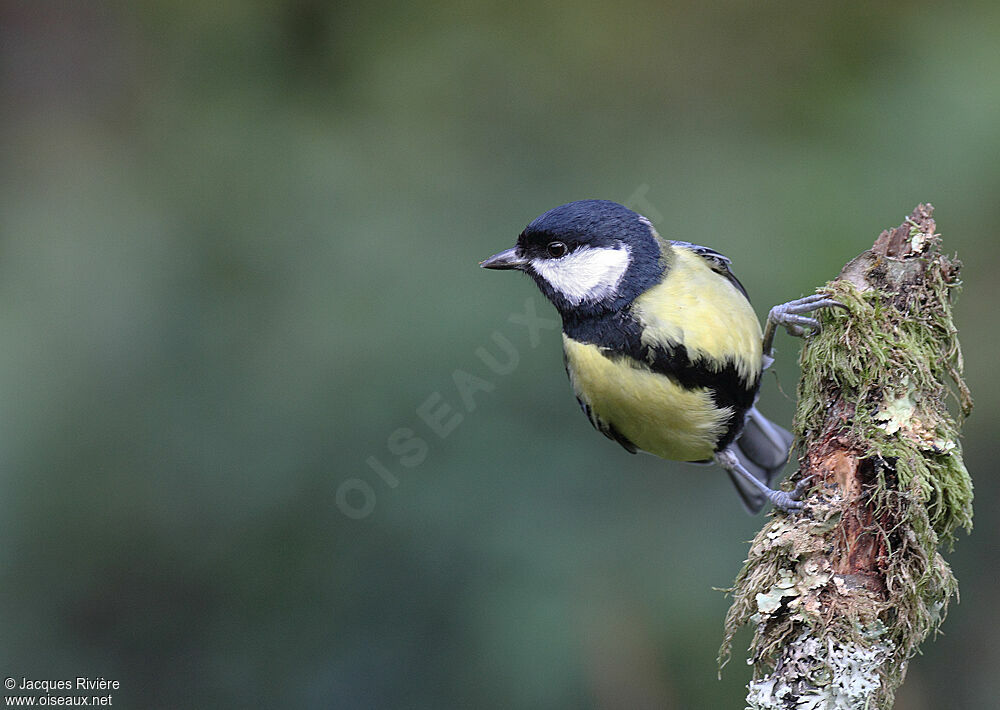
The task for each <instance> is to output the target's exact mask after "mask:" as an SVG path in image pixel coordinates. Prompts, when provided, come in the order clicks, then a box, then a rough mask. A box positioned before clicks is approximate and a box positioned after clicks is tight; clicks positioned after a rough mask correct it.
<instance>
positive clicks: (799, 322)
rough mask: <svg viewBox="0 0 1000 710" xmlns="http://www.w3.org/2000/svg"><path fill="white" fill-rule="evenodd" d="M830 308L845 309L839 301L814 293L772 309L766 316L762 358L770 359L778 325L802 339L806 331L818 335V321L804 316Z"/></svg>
mask: <svg viewBox="0 0 1000 710" xmlns="http://www.w3.org/2000/svg"><path fill="white" fill-rule="evenodd" d="M831 306H837V307H840V308H847V306H845V305H844V304H843V303H841V302H840V301H835V300H833V299H832V298H830V297H829V296H826V295H824V294H821V293H814V294H812V295H811V296H806V297H805V298H798V299H796V300H794V301H789V302H788V303H782V304H781V305H779V306H775V307H774V308H772V309H771V312H770V313H768V314H767V325H766V326H765V327H764V356H765V357H768V358H770V357H771V345H772V343H773V341H774V331H775V330H777V328H778V326H779V325H780V326H784V328H785V330H787V331H788V334H789V335H793V336H795V337H802V336H803V335H806V332H807V331H809V332H812V333H818V332H819V321H818V320H816V319H815V318H812V317H810V316H807V315H804V314H806V313H812V312H813V311H815V310H818V309H820V308H829V307H831Z"/></svg>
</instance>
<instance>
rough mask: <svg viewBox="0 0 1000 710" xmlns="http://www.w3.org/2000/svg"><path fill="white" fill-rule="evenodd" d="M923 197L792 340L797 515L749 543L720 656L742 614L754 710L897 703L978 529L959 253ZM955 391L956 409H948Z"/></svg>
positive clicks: (832, 287)
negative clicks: (959, 326) (967, 461)
mask: <svg viewBox="0 0 1000 710" xmlns="http://www.w3.org/2000/svg"><path fill="white" fill-rule="evenodd" d="M932 210H933V207H932V206H931V205H920V206H918V207H917V208H916V209H915V210H914V211H913V213H912V214H911V215H910V216H909V218H907V220H906V221H905V222H904V223H903V224H902V225H900V226H899V227H896V228H895V229H892V230H887V231H885V232H883V233H882V234H881V235H880V236H879V238H878V239H877V240H876V242H875V244H874V246H873V247H872V249H870V250H868V251H866V252H864V253H863V254H861V255H860V256H858V257H857V258H856V259H854V260H853V261H851V262H850V263H849V264H847V266H845V267H844V269H843V270H842V271H841V273H840V276H839V277H838V278H837V279H836V280H834V281H832V282H830V283H828V284H827V285H826V287H825V288H824V289H822V292H823V293H827V294H829V295H831V296H833V297H834V298H836V299H837V300H838V301H840V302H841V303H843V304H844V305H845V306H846V307H847V308H846V310H842V309H830V310H828V311H826V312H825V313H823V314H822V316H821V319H822V321H823V330H822V332H821V333H819V334H818V335H816V336H814V337H811V338H808V339H807V340H806V341H805V344H804V346H803V349H802V356H801V365H802V379H801V380H800V382H799V388H798V405H797V410H796V415H795V434H796V437H797V441H798V443H799V446H800V449H799V451H801V456H800V458H799V471H798V473H797V474H796V475H795V476H793V477H792V478H793V480H794V479H800V478H802V477H804V476H811V477H812V480H813V486H812V491H811V493H810V494H809V495H808V496H807V498H806V500H805V508H804V511H803V512H802V513H801V514H797V515H794V516H785V515H782V514H777V515H775V517H773V518H772V519H771V520H770V522H769V523H768V524H767V525H765V527H764V529H763V530H761V531H760V533H759V534H758V535H757V537H756V538H755V539H754V541H753V543H752V545H751V547H750V552H749V555H748V558H747V561H746V563H745V565H744V567H743V569H742V570H741V571H740V573H739V576H738V577H737V578H736V582H735V584H734V586H733V589H732V590H730V591H731V594H732V597H733V604H732V607H731V608H730V610H729V614H728V616H727V618H726V634H725V640H724V641H723V644H722V648H721V650H720V655H719V659H720V663H722V664H724V663H725V662H726V661H727V660H728V658H729V655H730V650H731V646H732V640H733V636H734V635H735V634H736V632H737V630H738V629H739V628H740V627H742V626H744V625H746V624H751V625H753V628H754V637H753V641H752V643H751V646H750V659H749V663H750V664H752V665H753V669H754V672H753V680H752V682H751V683H750V685H749V693H748V695H747V706H748V707H749V708H752V709H753V710H765V709H766V710H771V709H775V710H777V709H778V708H781V709H783V710H785V709H789V708H796V709H798V710H805V709H809V710H833V709H835V708H836V709H838V710H839V709H841V708H871V709H874V708H891V707H892V703H893V698H894V695H895V692H896V689H897V688H898V687H899V685H900V684H901V683H902V682H903V678H904V677H905V674H906V666H907V662H908V661H909V659H910V658H911V657H912V656H913V654H914V653H916V652H917V650H918V647H919V645H920V643H921V642H922V641H923V640H924V639H925V638H926V637H927V635H928V634H929V633H930V632H932V631H936V630H937V629H938V627H939V626H940V625H941V623H942V621H943V620H944V616H945V613H946V611H947V607H948V602H949V600H950V599H951V598H952V597H953V596H955V595H957V592H958V584H957V582H956V580H955V577H954V575H953V574H952V572H951V568H950V567H949V566H948V563H947V562H945V560H944V558H943V557H942V556H941V555H940V554H939V552H938V548H939V547H940V546H942V545H944V546H945V547H946V548H947V549H950V548H951V546H952V544H953V543H954V534H955V531H956V529H957V528H959V527H962V528H965V529H966V530H967V531H971V528H972V481H971V479H970V477H969V474H968V471H966V469H965V465H964V463H963V461H962V448H961V444H960V442H959V427H960V423H961V421H962V420H963V419H964V418H965V416H967V415H968V414H969V412H970V411H971V409H972V398H971V396H970V394H969V391H968V388H967V387H966V386H965V383H964V381H963V379H962V355H961V349H960V347H959V343H958V334H957V331H956V330H955V326H954V324H953V322H952V314H951V305H952V300H953V297H954V295H955V294H956V293H957V287H958V286H959V280H958V273H959V268H960V263H959V262H958V261H957V260H956V259H950V258H948V257H947V256H945V255H944V254H943V253H942V251H941V249H940V237H939V235H938V234H936V232H935V224H934V220H933V219H932V217H931V214H932ZM949 392H951V393H952V394H953V395H954V401H955V405H956V406H955V409H956V410H957V411H956V414H955V415H953V414H952V413H951V412H950V411H949V408H948V396H949Z"/></svg>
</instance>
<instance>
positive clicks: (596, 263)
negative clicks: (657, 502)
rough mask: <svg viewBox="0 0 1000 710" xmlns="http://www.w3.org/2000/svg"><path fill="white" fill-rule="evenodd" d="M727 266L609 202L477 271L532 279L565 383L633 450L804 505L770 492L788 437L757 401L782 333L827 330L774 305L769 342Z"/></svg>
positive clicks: (545, 218)
mask: <svg viewBox="0 0 1000 710" xmlns="http://www.w3.org/2000/svg"><path fill="white" fill-rule="evenodd" d="M729 263H730V261H729V259H727V258H726V257H725V256H723V255H722V254H720V253H719V252H717V251H715V250H714V249H710V248H708V247H703V246H697V245H695V244H690V243H688V242H681V241H670V240H667V239H664V238H662V237H661V236H660V235H659V234H657V232H656V230H655V229H654V228H653V225H652V224H651V223H650V221H649V220H648V219H646V218H645V217H643V216H641V215H639V214H636V213H635V212H633V211H632V210H630V209H628V208H626V207H624V206H622V205H619V204H617V203H615V202H610V201H607V200H581V201H578V202H570V203H569V204H565V205H562V206H560V207H556V208H555V209H553V210H550V211H548V212H546V213H545V214H543V215H541V216H540V217H538V218H537V219H535V220H534V221H533V222H531V224H529V225H528V226H527V227H526V228H525V229H524V231H523V232H521V234H520V235H519V236H518V238H517V245H516V246H514V247H513V248H511V249H507V250H506V251H502V252H500V253H498V254H494V255H493V256H491V257H490V258H488V259H486V260H485V261H483V262H481V264H480V266H482V267H483V268H486V269H516V270H519V271H523V272H525V273H526V274H528V275H529V276H531V278H532V279H534V281H535V283H536V284H537V285H538V287H539V288H540V289H541V291H542V293H543V294H545V296H546V298H548V299H549V301H551V302H552V304H553V305H554V306H555V307H556V309H557V310H558V311H559V314H560V315H561V316H562V325H563V336H562V337H563V353H564V360H565V366H566V373H567V374H568V375H569V380H570V383H571V385H572V387H573V392H574V394H575V395H576V399H577V401H578V402H579V403H580V408H581V409H582V410H583V413H584V414H585V415H586V416H587V419H589V420H590V423H591V424H592V425H593V426H594V427H595V428H596V429H597V430H598V431H600V432H601V433H602V434H604V435H605V436H607V437H608V438H610V439H612V440H614V441H616V442H618V443H619V444H621V445H622V446H623V447H624V448H625V449H626V450H627V451H629V452H631V453H636V451H639V450H642V451H647V452H649V453H652V454H655V455H657V456H660V457H662V458H665V459H672V460H677V461H692V462H699V463H710V462H712V461H715V462H716V463H717V464H718V465H719V466H721V467H722V468H723V469H724V470H725V471H726V472H727V473H728V474H729V477H730V478H731V479H732V481H733V483H734V484H735V485H736V490H737V491H738V492H739V494H740V497H741V498H742V500H743V503H744V505H745V506H746V507H747V509H748V510H749V511H750V512H753V513H756V512H758V511H760V510H761V508H763V506H764V504H765V502H766V501H771V502H772V503H773V504H774V505H775V506H776V507H778V508H781V509H782V510H784V511H786V512H791V511H794V510H798V509H799V508H801V506H802V504H801V503H800V502H799V500H798V498H799V497H800V494H801V492H802V491H801V487H800V488H797V489H796V490H795V491H792V492H791V493H786V492H784V491H778V490H773V489H772V488H771V481H772V479H773V478H774V477H775V476H776V475H777V474H778V473H779V472H780V471H781V469H782V468H783V467H784V465H785V462H786V460H787V459H788V454H789V450H790V447H791V443H792V436H791V434H789V433H788V432H787V431H785V430H784V429H783V428H781V427H779V426H778V425H776V424H774V423H772V422H770V421H768V420H767V419H766V418H765V417H764V416H763V415H761V413H760V412H758V411H757V409H756V408H755V407H754V403H755V401H756V398H757V391H758V389H759V388H760V380H761V372H762V370H763V369H764V368H765V367H766V366H767V365H769V364H770V362H771V341H772V338H773V336H774V331H775V328H776V327H777V326H783V327H785V328H786V329H787V330H788V332H789V333H791V334H792V335H803V334H805V333H806V332H807V331H809V330H813V331H815V330H818V329H819V323H818V321H817V320H816V319H815V318H812V317H810V316H809V315H807V314H809V313H811V312H812V311H814V310H816V309H819V308H824V307H828V306H839V305H841V304H839V303H837V302H836V301H833V300H832V299H829V298H826V297H825V296H822V295H813V296H807V297H806V298H802V299H799V300H797V301H791V302H789V303H786V304H783V305H780V306H775V307H774V308H773V309H771V311H770V313H769V315H768V320H767V325H766V327H765V330H764V331H763V332H762V331H761V327H760V323H759V321H758V320H757V317H756V315H755V314H754V311H753V308H752V307H751V305H750V300H749V298H748V296H747V292H746V289H744V288H743V285H742V284H741V283H740V282H739V281H738V280H737V279H736V277H735V276H734V275H733V273H732V271H731V270H730V268H729Z"/></svg>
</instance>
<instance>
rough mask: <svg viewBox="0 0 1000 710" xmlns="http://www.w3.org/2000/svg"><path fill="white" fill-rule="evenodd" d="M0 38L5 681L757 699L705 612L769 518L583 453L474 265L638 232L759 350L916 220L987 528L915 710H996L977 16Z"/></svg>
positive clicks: (680, 481)
mask: <svg viewBox="0 0 1000 710" xmlns="http://www.w3.org/2000/svg"><path fill="white" fill-rule="evenodd" d="M0 40H2V41H0V59H2V68H0V71H2V97H3V113H2V121H3V123H2V126H3V130H2V132H0V150H2V159H0V170H2V179H3V185H2V187H3V189H2V191H0V327H2V330H3V338H2V346H0V481H2V483H0V486H2V487H0V541H2V542H0V638H2V642H0V674H2V675H4V676H8V675H9V676H14V677H18V678H20V677H21V676H27V677H29V678H30V677H34V678H61V677H75V676H77V675H90V676H95V677H96V676H104V677H107V678H114V679H118V680H119V681H120V682H121V684H122V689H121V690H120V691H118V692H117V693H115V705H116V706H118V705H120V706H122V707H147V708H177V707H214V708H243V707H254V706H258V707H303V708H327V707H334V708H433V709H439V708H656V707H662V708H716V707H718V708H738V707H742V699H743V695H744V692H743V685H744V684H745V683H746V682H747V680H748V677H749V670H748V669H747V668H746V666H745V665H744V664H743V657H742V655H739V654H738V655H737V658H736V660H735V661H734V662H733V663H731V664H730V665H729V666H728V667H727V668H726V671H725V674H724V676H723V680H722V681H721V682H720V681H718V680H716V663H715V655H716V651H717V649H718V645H719V642H720V640H721V636H722V622H723V617H724V615H725V612H726V609H727V607H728V604H727V600H726V599H725V598H724V596H723V595H722V594H721V593H720V592H718V591H716V590H714V589H713V587H726V586H728V585H729V584H730V583H731V581H732V579H733V577H734V575H735V573H736V572H737V570H738V569H739V566H740V563H741V561H742V559H743V557H744V554H745V552H746V550H747V544H746V541H747V540H748V539H750V538H751V537H752V536H753V534H754V532H755V531H756V530H757V529H758V528H759V526H760V525H761V519H760V518H751V517H749V516H747V515H745V514H744V513H743V511H742V509H741V508H740V505H739V502H738V499H737V497H736V495H735V494H734V493H733V491H732V490H731V487H730V484H729V482H728V481H727V480H726V477H725V476H724V475H723V474H722V473H721V472H719V471H717V470H715V469H707V468H699V467H691V466H685V465H680V464H673V463H669V462H664V461H660V460H658V459H655V458H653V457H632V456H629V455H627V454H626V453H624V452H623V451H622V450H621V449H619V448H618V447H617V446H615V445H613V444H611V443H610V442H608V441H607V440H605V439H604V438H603V437H601V436H599V435H597V434H596V433H595V432H594V431H592V430H591V428H590V426H589V425H588V424H587V422H586V420H585V419H584V418H583V416H582V415H581V414H580V412H579V410H578V408H577V405H576V403H575V401H574V400H573V397H572V396H571V394H570V390H569V386H568V384H567V382H566V381H565V376H564V375H563V372H562V364H561V354H560V343H559V338H558V336H557V334H556V333H555V332H554V331H551V330H542V331H541V332H540V333H538V334H537V335H538V340H537V341H536V342H535V343H532V341H531V337H530V335H531V333H530V332H529V330H528V329H527V328H525V327H524V326H523V325H521V324H518V323H517V322H512V321H511V320H510V316H511V315H515V316H516V315H517V314H523V313H525V309H526V308H527V307H528V306H526V301H527V300H528V299H531V307H533V308H535V309H536V310H537V312H538V314H539V316H541V317H544V318H546V319H549V320H551V319H553V318H554V317H555V313H554V311H553V310H552V309H551V307H550V306H549V305H548V304H547V303H546V302H544V300H543V299H542V298H541V296H540V295H538V294H537V292H536V289H535V288H534V286H533V285H532V284H531V283H530V281H528V280H527V279H525V278H523V277H515V276H512V275H510V274H496V273H486V272H483V271H481V270H480V269H478V268H477V266H476V264H477V261H479V260H480V259H482V258H484V257H486V256H487V255H489V254H491V253H493V252H495V251H498V250H500V249H502V248H505V247H507V246H510V245H511V244H512V243H513V240H514V238H515V236H516V235H517V233H518V232H519V231H520V230H521V229H522V228H523V226H524V225H525V224H526V223H527V222H528V221H530V220H531V219H532V218H534V217H535V216H536V215H538V214H539V213H541V212H542V211H544V210H546V209H549V208H551V207H554V206H556V205H558V204H561V203H563V202H567V201H570V200H574V199H581V198H590V197H601V198H607V199H613V200H617V201H620V202H624V201H629V200H631V203H632V205H633V206H634V207H636V208H637V209H639V210H640V211H642V212H645V213H646V214H647V215H648V216H649V217H650V218H652V219H653V221H654V222H655V223H656V225H657V227H658V228H659V230H660V232H661V233H662V234H664V235H665V236H667V237H673V238H680V239H685V240H689V241H693V242H696V243H701V244H707V245H710V246H712V247H715V248H717V249H719V250H721V251H723V252H724V253H726V254H728V255H729V256H730V257H731V258H732V259H733V262H734V266H735V269H736V272H737V274H738V275H739V277H740V278H741V279H742V281H743V283H744V284H745V285H746V287H747V288H748V290H749V291H750V293H751V295H752V297H753V300H754V303H755V305H756V307H757V310H758V313H759V314H760V315H761V316H763V315H764V314H765V313H766V310H767V308H768V307H769V306H770V305H772V304H774V303H778V302H781V301H785V300H788V299H790V298H793V297H797V296H799V295H801V294H804V293H808V292H810V291H811V290H812V289H813V288H814V287H815V286H817V285H819V284H822V283H823V282H825V281H826V280H828V279H829V278H832V277H833V276H834V275H835V274H836V273H837V271H838V270H839V268H840V267H841V266H842V265H843V264H844V263H845V262H846V261H847V260H848V259H850V258H851V257H853V256H854V255H856V254H857V253H858V252H860V251H862V250H863V249H865V248H867V247H868V246H870V245H871V243H872V241H873V240H874V238H875V236H876V235H877V234H878V232H879V231H880V230H881V229H882V228H884V227H891V226H894V225H897V224H899V223H900V222H901V221H902V218H903V217H904V216H905V215H906V214H908V213H909V211H910V210H911V209H912V208H913V207H914V206H915V205H916V204H917V203H918V202H920V201H930V202H933V203H934V205H935V206H936V208H937V212H936V215H935V216H936V217H937V219H938V226H939V230H940V231H941V232H942V233H943V235H944V238H945V245H946V248H947V249H949V250H955V251H958V253H959V255H960V257H962V258H963V259H964V261H965V263H966V268H965V270H964V274H963V276H964V280H965V289H964V293H963V295H962V298H961V300H960V302H959V305H958V308H957V321H958V325H959V328H960V329H961V331H962V334H963V343H964V346H965V350H966V362H967V369H968V379H969V383H970V385H971V387H972V389H973V393H974V394H975V395H976V397H977V409H976V411H975V413H974V414H973V416H972V418H971V419H970V420H969V422H968V425H967V427H966V438H965V447H966V460H967V464H968V466H969V468H970V470H971V471H972V473H973V476H974V479H975V481H976V484H977V498H976V510H977V513H978V515H977V519H976V521H977V528H976V531H975V534H974V535H973V536H972V537H963V538H961V539H960V540H959V544H958V547H957V549H956V550H955V552H954V554H952V555H950V556H949V559H950V560H951V562H952V563H953V565H954V568H955V571H956V573H957V575H958V578H959V580H960V581H961V586H962V596H961V604H959V605H956V606H953V608H952V612H951V615H950V617H949V619H948V621H947V623H946V625H945V627H944V630H945V635H944V636H942V637H939V638H938V639H937V640H936V641H934V642H928V643H927V644H925V647H924V655H923V656H921V657H918V658H917V659H915V660H914V662H913V663H912V664H911V669H910V674H909V678H908V680H907V683H906V685H905V686H904V689H903V691H902V693H901V695H900V698H899V702H898V705H897V707H899V708H907V709H909V710H921V709H929V708H944V707H947V708H985V707H992V706H994V705H995V702H996V696H997V693H998V691H1000V682H998V679H997V672H996V671H997V668H998V667H1000V651H998V648H1000V624H998V623H997V616H996V611H995V610H996V608H997V606H998V604H1000V591H998V585H997V571H996V570H997V561H998V554H997V539H998V530H997V527H998V521H1000V517H998V514H997V502H998V501H997V498H998V486H997V482H996V477H995V475H994V473H995V470H996V466H995V463H994V458H993V456H994V449H993V446H994V442H995V432H994V429H993V427H994V423H995V421H996V419H997V415H998V407H1000V386H998V383H1000V378H997V377H996V376H995V374H994V375H991V374H990V373H989V367H991V365H990V364H989V363H990V362H991V361H994V359H995V358H996V353H997V350H998V347H1000V337H998V332H997V317H996V306H995V304H994V303H993V302H992V301H991V298H992V296H991V295H990V294H991V292H993V289H994V288H995V279H996V273H997V270H998V261H1000V246H998V242H997V238H996V233H997V230H996V225H997V224H1000V199H998V195H1000V81H998V80H997V77H998V76H1000V5H998V4H997V3H994V2H987V1H983V2H978V3H977V2H967V3H961V4H957V5H948V4H940V3H930V2H883V3H878V4H872V3H827V4H817V3H798V2H790V1H786V2H774V3H766V4H765V3H752V4H751V3H743V2H717V3H704V2H672V3H656V2H648V1H647V2H638V1H629V2H625V3H604V2H582V3H581V2H575V3H569V2H562V3H553V4H548V5H546V6H538V5H535V4H525V5H523V6H521V5H512V4H510V3H483V4H475V5H470V4H469V3H465V2H448V1H437V2H431V3H422V4H410V3H401V2H391V1H387V0H383V1H376V2H368V3H339V4H338V3H324V2H320V1H319V0H283V1H280V2H263V1H262V0H257V1H252V2H235V1H223V2H214V3H200V2H163V1H160V2H137V3H124V2H118V3H71V2H65V3H51V2H30V3H29V2H23V3H17V2H3V3H2V4H0ZM494 334H499V335H498V336H497V335H494ZM495 338H499V341H498V340H496V339H495ZM505 341H506V343H509V345H510V348H511V349H513V351H514V352H515V353H516V356H517V358H516V362H514V363H512V364H511V366H510V367H508V368H506V369H505V370H504V374H497V373H495V372H492V371H491V370H490V369H489V368H488V367H487V366H486V364H485V363H484V361H483V360H482V359H481V358H480V357H479V356H477V354H476V351H477V349H479V348H485V349H486V350H487V351H488V352H490V353H493V354H494V355H495V356H496V357H497V358H499V359H500V360H505V359H507V355H505V354H504V352H505V351H504V349H503V348H502V347H501V345H502V344H503V343H504V342H505ZM498 343H499V344H498ZM779 349H780V351H779V363H778V365H777V367H776V368H775V370H776V372H777V378H775V377H774V376H769V377H767V378H766V379H765V385H764V394H763V408H764V409H765V410H766V411H767V412H769V413H770V414H771V415H772V416H773V417H774V418H776V419H778V420H779V421H784V422H788V421H789V420H790V417H791V413H792V411H793V402H792V401H791V400H790V398H789V397H788V396H784V395H782V394H781V392H780V391H779V384H780V387H781V388H783V390H784V391H785V392H786V393H793V392H794V389H795V381H796V366H795V359H796V353H797V350H798V345H797V344H796V343H795V342H794V341H792V340H790V339H788V338H786V337H784V336H780V339H779ZM456 373H457V374H456ZM468 376H473V377H476V378H480V379H479V380H475V381H474V383H475V386H476V387H477V388H478V390H477V391H476V393H475V394H474V396H472V397H471V398H470V399H463V397H462V395H461V394H460V391H459V389H458V387H457V386H456V381H455V378H456V377H457V378H458V379H459V380H460V381H464V382H466V383H468V382H469V380H468ZM463 378H465V379H464V380H463ZM441 407H447V408H450V409H448V410H441V409H440V408H441ZM421 408H423V409H424V410H429V411H434V412H436V414H437V415H440V416H441V417H442V418H443V419H445V420H447V421H448V422H449V424H451V425H452V426H453V430H452V431H450V433H448V435H447V436H446V437H444V438H442V437H440V436H438V435H437V434H435V433H434V432H433V431H432V430H431V428H430V427H429V426H428V424H427V423H426V422H425V421H424V419H423V418H422V417H421V415H420V414H419V411H421ZM457 417H461V419H459V418H457ZM400 429H403V430H409V431H402V432H400V431H399V430H400ZM412 437H418V438H419V440H420V442H422V446H421V445H420V443H419V442H416V440H415V439H414V438H412ZM407 447H410V448H407ZM372 457H374V460H375V461H374V465H372V464H371V463H370V462H369V460H370V459H371V458H372ZM376 469H378V470H376ZM380 472H381V473H380ZM338 496H339V497H338ZM748 642H749V635H748V634H747V633H744V634H743V636H741V637H740V638H739V639H738V652H741V651H742V649H743V648H745V646H746V644H747V643H748Z"/></svg>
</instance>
